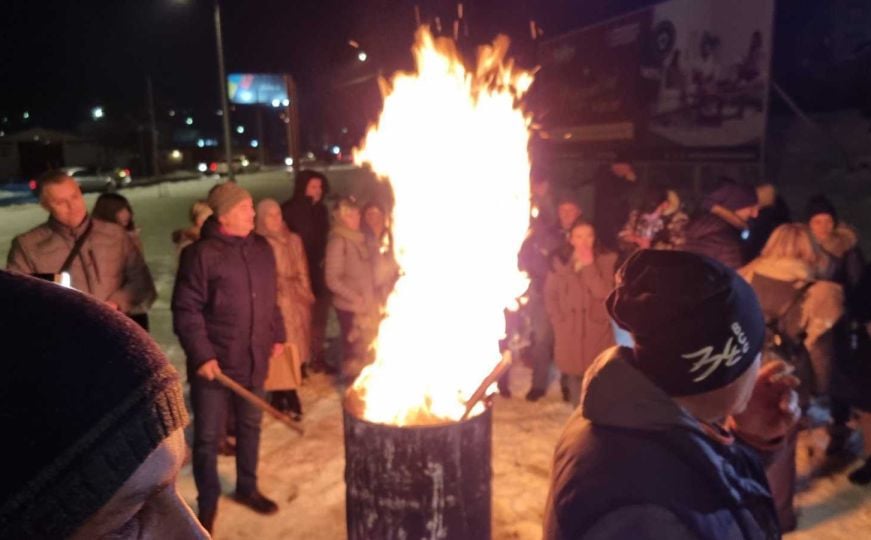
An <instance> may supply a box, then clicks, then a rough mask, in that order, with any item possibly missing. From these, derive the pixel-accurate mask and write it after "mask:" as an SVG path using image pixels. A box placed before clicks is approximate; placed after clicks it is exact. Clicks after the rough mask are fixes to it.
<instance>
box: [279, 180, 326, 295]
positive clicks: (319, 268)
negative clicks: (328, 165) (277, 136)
mask: <svg viewBox="0 0 871 540" xmlns="http://www.w3.org/2000/svg"><path fill="white" fill-rule="evenodd" d="M312 178H320V179H321V185H322V186H323V196H322V197H321V200H320V201H318V202H314V201H313V200H312V199H311V198H310V197H308V196H306V194H305V190H306V187H307V186H308V183H309V181H310V180H311V179H312ZM329 191H330V188H329V183H328V182H327V179H326V178H325V177H323V176H319V175H316V174H315V173H313V172H312V171H300V173H299V174H298V175H297V178H296V180H295V182H294V185H293V196H292V197H291V198H290V199H289V200H287V201H285V203H284V204H282V205H281V216H282V217H283V218H284V222H285V223H286V224H287V227H288V228H289V229H290V231H291V232H293V233H296V234H297V235H299V237H300V239H301V240H302V245H303V248H304V249H305V257H306V260H307V261H308V272H309V281H310V282H311V287H312V291H313V292H314V294H315V296H321V294H322V293H323V292H325V291H326V284H325V282H324V257H325V256H326V250H327V236H328V235H329V232H330V215H329V212H328V211H327V207H326V205H325V204H324V199H325V198H326V196H327V194H328V193H329Z"/></svg>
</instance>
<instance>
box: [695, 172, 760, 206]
mask: <svg viewBox="0 0 871 540" xmlns="http://www.w3.org/2000/svg"><path fill="white" fill-rule="evenodd" d="M757 204H759V195H758V194H757V193H756V189H755V188H753V187H751V186H747V185H744V184H739V183H737V182H735V181H734V180H731V179H728V178H724V179H722V185H721V186H720V187H718V188H717V189H715V190H714V191H713V192H711V193H710V194H709V195H708V196H707V197H705V200H704V206H705V208H708V209H710V208H712V207H713V206H715V205H720V206H722V207H723V208H726V209H728V210H731V211H733V212H734V211H735V210H740V209H742V208H747V207H750V206H755V205H757Z"/></svg>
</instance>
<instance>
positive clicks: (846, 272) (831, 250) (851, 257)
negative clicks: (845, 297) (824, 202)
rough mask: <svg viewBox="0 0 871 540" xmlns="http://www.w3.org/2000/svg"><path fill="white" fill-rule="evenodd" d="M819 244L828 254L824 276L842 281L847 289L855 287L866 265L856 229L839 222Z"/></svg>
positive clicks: (838, 281) (837, 281)
mask: <svg viewBox="0 0 871 540" xmlns="http://www.w3.org/2000/svg"><path fill="white" fill-rule="evenodd" d="M819 245H820V247H821V248H822V249H823V251H824V252H825V254H826V255H827V256H828V265H827V267H826V268H825V269H824V270H823V276H822V277H823V278H825V279H828V280H831V281H834V282H836V283H840V284H841V285H842V286H843V287H844V288H845V289H846V290H847V291H849V290H851V289H852V288H853V287H855V286H856V285H857V284H858V283H859V280H861V279H862V272H863V270H864V266H865V262H864V260H863V257H862V252H861V250H860V249H859V235H858V234H857V233H856V231H855V230H854V229H853V228H852V227H850V226H849V225H847V224H845V223H838V226H837V227H835V230H834V231H832V234H831V235H829V237H828V238H826V239H825V240H823V241H821V242H819Z"/></svg>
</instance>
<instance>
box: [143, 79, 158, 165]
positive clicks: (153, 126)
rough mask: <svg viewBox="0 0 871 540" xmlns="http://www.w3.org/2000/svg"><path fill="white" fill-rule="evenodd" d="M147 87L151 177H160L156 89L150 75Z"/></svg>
mask: <svg viewBox="0 0 871 540" xmlns="http://www.w3.org/2000/svg"><path fill="white" fill-rule="evenodd" d="M145 87H146V95H145V99H146V103H147V105H148V132H149V135H150V137H149V140H150V141H151V176H158V175H160V165H159V163H160V162H159V160H158V159H157V121H156V120H155V118H154V87H153V86H152V85H151V76H150V75H149V76H148V77H146V79H145ZM143 157H144V156H143Z"/></svg>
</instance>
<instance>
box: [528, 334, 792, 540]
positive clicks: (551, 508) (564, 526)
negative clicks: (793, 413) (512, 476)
mask: <svg viewBox="0 0 871 540" xmlns="http://www.w3.org/2000/svg"><path fill="white" fill-rule="evenodd" d="M631 354H632V351H631V350H630V349H625V348H617V347H615V348H612V349H609V350H608V351H606V352H605V353H603V354H602V355H601V356H599V358H598V359H597V360H596V362H595V363H594V365H593V366H592V367H591V368H590V370H589V371H588V373H587V377H586V380H585V382H584V388H583V391H582V395H581V404H580V406H579V407H578V409H577V410H576V411H575V413H574V414H573V415H572V417H571V418H570V419H569V422H568V424H567V426H566V428H565V431H564V432H563V434H562V436H561V437H560V440H559V442H558V443H557V448H556V452H555V454H554V465H553V472H552V481H551V489H550V493H549V495H548V501H547V506H546V508H545V523H544V538H546V539H547V540H556V539H566V540H568V539H572V540H577V539H583V540H606V539H607V540H615V539H627V540H628V539H632V540H647V539H651V540H652V539H654V538H656V539H660V538H667V539H669V540H690V539H693V540H700V539H706V540H739V539H743V540H757V539H758V540H761V539H774V538H780V533H779V531H778V526H777V515H776V512H775V509H774V505H773V503H772V500H771V496H770V493H769V490H768V487H767V482H766V479H765V473H764V471H763V469H762V465H761V463H760V461H759V459H758V456H756V455H755V452H754V451H753V450H751V449H750V448H748V447H745V446H744V445H743V443H741V442H739V441H736V440H735V439H733V438H731V437H730V436H729V435H728V433H726V432H721V433H719V434H717V435H712V434H711V429H712V428H710V427H705V426H703V425H702V424H701V423H700V422H698V421H697V420H696V419H695V418H693V417H692V416H691V415H690V414H689V413H687V412H686V411H685V410H683V409H682V408H681V407H680V406H678V405H677V404H676V403H675V402H674V401H673V400H672V399H671V398H669V397H668V395H666V394H665V392H664V391H662V390H661V389H660V388H659V387H657V386H656V385H655V384H654V383H652V382H651V381H650V380H649V379H648V378H646V377H645V376H644V375H643V374H642V373H641V372H640V371H638V370H637V369H636V368H635V367H634V366H633V365H632V364H631V361H630V358H631V356H630V355H631Z"/></svg>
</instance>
